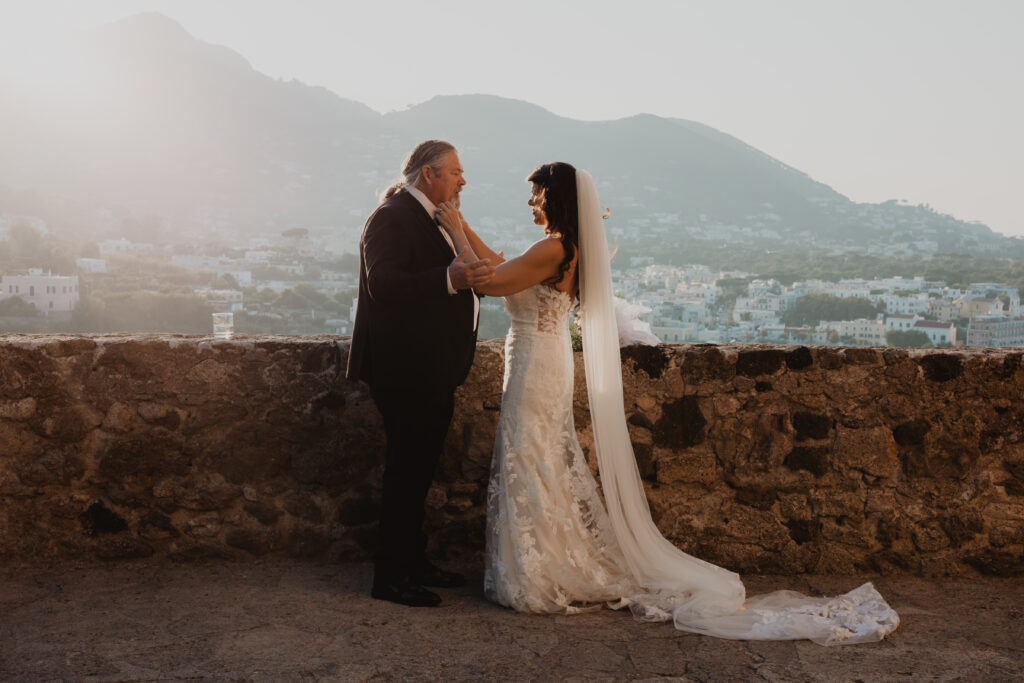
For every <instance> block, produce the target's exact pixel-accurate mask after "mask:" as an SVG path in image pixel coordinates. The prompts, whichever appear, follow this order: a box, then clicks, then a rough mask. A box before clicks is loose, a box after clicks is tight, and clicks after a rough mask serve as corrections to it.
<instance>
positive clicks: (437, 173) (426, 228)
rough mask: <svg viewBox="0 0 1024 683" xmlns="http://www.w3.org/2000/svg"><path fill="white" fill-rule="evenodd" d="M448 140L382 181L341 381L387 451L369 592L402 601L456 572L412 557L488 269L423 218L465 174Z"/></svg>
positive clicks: (430, 599)
mask: <svg viewBox="0 0 1024 683" xmlns="http://www.w3.org/2000/svg"><path fill="white" fill-rule="evenodd" d="M462 173H463V171H462V164H461V163H460V161H459V156H458V154H457V153H456V151H455V147H453V146H452V145H451V144H449V143H447V142H443V141H441V140H427V141H426V142H421V143H420V144H419V145H417V146H416V147H415V149H413V150H412V152H410V154H409V156H408V157H407V158H406V160H405V163H404V164H403V167H402V176H403V179H402V181H401V182H399V183H396V184H395V185H393V186H392V187H390V188H388V190H387V192H386V193H385V195H384V201H383V202H382V203H381V205H380V206H378V207H377V209H376V210H375V211H374V212H373V214H372V215H371V216H370V218H369V220H367V222H366V226H365V227H364V228H363V235H362V238H361V239H360V242H359V251H360V258H359V298H358V306H357V308H356V320H355V327H354V330H353V334H352V346H351V348H350V350H349V357H348V368H347V370H346V373H345V376H346V377H347V378H348V379H360V380H363V381H365V382H366V383H367V384H369V385H370V392H371V394H372V396H373V400H374V402H375V403H376V404H377V408H378V409H379V410H380V413H381V415H382V416H383V418H384V433H385V436H386V438H387V452H386V458H385V465H384V490H383V494H382V500H381V515H380V547H379V550H378V552H377V556H376V558H375V562H374V576H373V590H372V591H371V594H372V595H373V597H375V598H378V599H381V600H390V601H392V602H398V603H401V604H404V605H413V606H432V605H437V604H439V603H440V602H441V598H440V596H439V595H437V594H436V593H434V592H432V591H429V590H427V589H426V588H424V586H431V587H438V588H448V587H454V586H461V585H464V584H465V579H464V578H463V577H462V576H461V575H459V574H456V573H454V572H447V571H444V570H442V569H439V568H438V567H435V566H434V565H433V564H431V563H430V562H429V561H428V560H427V559H426V556H425V554H424V551H425V549H426V545H427V538H426V535H425V534H424V533H423V531H422V526H423V517H424V504H425V501H426V496H427V491H428V489H429V488H430V483H431V481H432V480H433V478H434V471H435V470H436V469H437V462H438V460H439V459H440V456H441V449H442V447H443V445H444V439H445V435H446V434H447V433H448V425H449V423H450V422H451V419H452V411H453V409H454V395H455V388H456V387H457V386H458V385H460V384H462V382H463V381H464V380H465V379H466V375H467V374H468V373H469V368H470V365H471V364H472V362H473V352H474V351H475V349H476V323H477V315H478V312H479V302H478V300H477V297H476V295H475V294H474V293H473V290H472V288H473V287H475V286H478V285H482V284H484V283H486V282H488V281H489V280H490V279H491V277H493V275H494V268H493V267H492V266H491V265H490V264H489V263H488V262H487V261H484V260H481V261H473V262H467V259H466V258H465V255H464V254H458V255H456V253H455V251H454V248H453V246H452V243H451V239H450V238H449V237H448V235H447V233H446V232H445V231H444V230H442V229H441V227H440V226H439V225H438V224H437V223H436V222H435V217H434V214H435V212H436V211H437V206H438V205H439V204H441V203H443V202H452V201H455V202H457V200H458V196H459V192H460V191H461V190H462V186H463V185H465V184H466V180H465V179H464V178H463V176H462Z"/></svg>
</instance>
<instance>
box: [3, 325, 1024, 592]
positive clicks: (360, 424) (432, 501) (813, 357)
mask: <svg viewBox="0 0 1024 683" xmlns="http://www.w3.org/2000/svg"><path fill="white" fill-rule="evenodd" d="M347 348H348V342H347V339H344V338H334V337H301V338H300V337H243V338H240V339H235V340H231V341H222V340H213V339H211V338H209V337H187V336H177V335H159V336H157V335H147V336H137V335H113V336H74V337H58V336H23V335H8V336H0V558H3V559H5V560H7V561H26V560H57V559H61V558H71V557H83V556H98V557H102V558H121V557H139V556H149V555H154V554H156V555H166V556H171V557H174V558H181V559H190V558H202V557H211V556H215V557H222V556H227V557H237V558H246V557H250V556H252V555H261V554H266V553H273V554H279V555H280V554H284V555H291V556H312V557H322V558H326V559H330V560H338V559H350V558H365V557H367V556H368V555H369V553H370V552H371V551H372V547H373V545H374V542H375V533H376V521H375V519H376V514H377V499H378V494H379V482H380V473H381V453H382V448H383V435H382V431H381V422H380V417H379V415H378V414H377V411H376V409H375V408H374V406H373V402H372V401H371V400H370V398H369V395H368V392H367V389H366V387H365V386H364V385H362V384H360V383H352V382H348V381H346V380H344V379H343V378H342V377H341V374H342V373H341V370H342V368H343V367H344V363H345V357H346V353H347ZM409 352H410V353H415V352H416V347H415V341H414V340H410V344H409ZM1022 355H1024V354H1022V353H1021V352H1020V351H1012V352H1011V351H959V352H958V351H930V352H909V353H908V352H906V351H901V350H893V349H862V348H847V349H842V348H806V347H754V346H707V345H700V346H685V345H684V346H679V345H676V346H662V347H658V348H651V347H634V348H631V349H626V350H624V354H623V376H624V384H625V389H626V396H625V407H626V413H627V417H628V421H629V425H630V430H631V432H632V436H633V440H634V448H635V451H636V455H637V461H638V465H639V467H640V471H641V473H642V475H643V477H644V479H645V481H646V485H647V488H648V496H649V500H650V503H651V509H652V512H653V515H654V519H655V521H656V522H657V523H658V525H659V527H660V528H661V530H662V532H663V533H664V534H665V535H666V536H667V537H668V538H670V539H671V540H672V541H673V542H675V543H676V544H677V545H678V546H680V547H681V548H683V549H685V550H686V551H687V552H691V553H694V554H696V555H699V556H700V557H703V558H705V559H707V560H710V561H712V562H715V563H717V564H721V565H724V566H726V567H729V568H730V569H734V570H737V571H742V572H782V573H794V572H805V571H806V572H818V573H850V572H862V571H879V572H884V573H913V574H921V575H926V576H937V575H961V574H962V575H971V574H973V573H976V572H983V573H986V574H996V575H1011V574H1019V573H1021V571H1022V567H1024V561H1022V555H1024V404H1022V401H1021V390H1022V387H1024V363H1022V362H1021V361H1022ZM576 360H577V391H576V403H575V415H576V424H577V429H578V430H579V433H580V441H581V443H582V444H583V447H584V450H585V451H586V452H587V453H588V456H590V451H591V450H592V449H591V446H592V439H591V437H590V431H589V413H588V409H587V400H586V389H585V386H584V383H583V379H582V375H583V369H582V357H581V356H580V354H577V359H576ZM424 362H429V359H424ZM502 370H503V350H502V345H501V343H500V342H494V341H492V342H482V343H481V344H480V345H479V346H478V348H477V360H476V363H475V365H474V368H473V371H472V374H471V376H470V378H469V380H468V382H467V383H466V384H465V385H464V386H463V387H462V389H460V391H459V393H458V395H457V402H456V418H455V420H454V422H453V424H452V429H451V432H450V434H449V439H448V442H447V445H446V451H445V453H444V456H443V459H442V462H441V466H440V471H439V473H438V480H437V483H436V485H435V486H434V487H433V489H432V490H431V492H430V495H429V498H428V506H429V508H428V524H429V526H430V528H431V530H432V542H433V543H434V544H435V545H436V546H437V551H438V553H439V554H442V555H444V554H452V553H463V554H466V553H468V554H470V555H474V554H478V553H479V552H480V550H481V548H482V544H483V530H484V518H485V510H484V506H483V502H484V495H485V491H486V485H487V474H488V467H489V460H490V451H491V441H492V439H493V436H494V428H495V425H496V423H497V417H498V410H499V407H500V401H501V373H502ZM590 457H591V460H593V458H592V456H590ZM591 464H592V465H593V462H592V463H591Z"/></svg>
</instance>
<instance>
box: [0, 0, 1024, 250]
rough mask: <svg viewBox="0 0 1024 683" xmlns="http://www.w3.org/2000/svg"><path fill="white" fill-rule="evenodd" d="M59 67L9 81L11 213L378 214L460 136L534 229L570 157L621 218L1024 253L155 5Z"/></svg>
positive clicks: (476, 202) (504, 205)
mask: <svg viewBox="0 0 1024 683" xmlns="http://www.w3.org/2000/svg"><path fill="white" fill-rule="evenodd" d="M55 70H56V71H58V72H59V73H60V74H61V77H59V78H54V79H53V80H52V81H50V82H41V81H32V82H28V83H26V82H25V81H20V82H19V81H17V80H12V81H10V82H7V83H0V86H2V87H0V108H2V110H3V111H4V112H5V118H6V120H7V122H8V125H4V126H0V158H3V159H4V163H3V164H0V187H5V188H7V190H8V191H7V192H5V193H0V201H4V200H5V198H6V203H7V204H8V205H11V201H13V200H12V199H11V198H12V197H16V196H17V195H16V194H14V193H12V192H11V190H12V189H14V190H22V189H28V190H34V191H37V192H40V193H44V194H46V195H48V196H57V197H61V198H65V199H66V200H67V201H72V202H80V203H85V204H88V205H90V206H96V207H118V208H117V211H119V212H121V213H122V214H124V213H132V214H159V215H162V216H165V217H166V220H165V223H164V224H165V226H167V233H168V234H166V235H164V237H165V238H168V237H169V236H173V235H175V234H176V235H188V234H192V235H197V234H203V233H204V231H205V232H209V231H210V230H217V231H222V232H223V233H224V236H225V237H227V238H230V237H232V236H236V235H248V236H251V235H254V234H260V233H271V232H273V233H276V232H280V230H281V229H283V228H285V227H288V226H294V225H305V226H341V227H349V228H351V227H352V226H359V225H360V224H361V223H362V221H363V220H364V219H365V217H366V215H367V214H368V212H369V211H370V210H372V208H373V206H374V205H375V203H376V199H375V198H376V195H377V193H378V192H379V191H380V190H381V189H383V188H384V187H385V186H386V185H387V184H389V182H390V181H391V180H393V179H394V178H395V177H396V176H397V171H398V166H399V165H400V163H401V160H402V158H403V157H404V155H405V154H406V153H407V152H408V150H409V149H410V148H411V147H412V146H413V145H414V144H415V143H416V142H417V141H419V140H422V139H426V138H444V139H449V140H451V141H453V142H454V143H456V145H457V146H458V147H459V150H460V155H461V157H462V160H463V165H464V166H465V168H466V169H467V178H468V180H469V183H470V185H469V187H468V188H467V191H466V193H465V195H464V201H465V202H466V211H467V214H470V215H473V216H477V217H481V218H485V219H486V221H485V222H487V223H488V224H490V225H502V224H509V225H513V224H522V223H525V224H527V225H528V220H527V218H528V214H527V212H526V208H525V201H526V198H527V194H528V188H527V187H526V184H525V181H524V179H525V177H526V176H527V174H528V173H529V171H530V170H531V169H532V168H533V167H534V166H535V165H536V164H537V163H540V162H544V161H550V160H556V159H560V160H565V161H570V162H572V163H574V164H576V165H577V166H580V167H584V168H587V169H588V170H590V171H591V172H592V173H593V175H594V177H595V178H596V179H597V180H598V183H599V187H600V190H601V193H602V200H603V201H604V202H605V203H606V204H607V205H609V206H611V207H613V209H614V216H615V219H616V221H617V222H618V224H619V225H620V226H624V227H626V228H627V229H628V230H629V231H631V232H635V233H636V234H646V233H647V232H651V231H653V233H652V234H655V235H657V234H664V233H665V231H666V230H668V231H673V230H674V231H675V233H677V234H680V235H681V234H686V235H689V236H690V237H693V238H705V239H708V240H720V239H724V240H736V241H742V240H755V241H756V240H763V241H765V243H766V244H785V243H787V242H789V243H806V242H808V241H812V242H813V241H821V242H822V243H823V244H826V245H842V244H847V245H854V246H857V245H859V246H862V247H863V246H865V245H868V244H873V245H875V246H877V245H879V244H890V243H892V244H897V243H899V244H903V243H908V242H915V241H917V242H922V243H930V244H931V243H933V244H934V245H935V248H936V249H939V250H958V249H959V250H964V251H998V252H1002V253H1006V250H1007V249H1008V248H1014V249H1019V248H1020V246H1019V241H1017V240H1009V239H1008V238H1004V237H1002V236H999V235H996V234H995V233H993V232H992V231H991V230H989V229H988V228H987V227H985V226H982V225H978V224H974V223H965V222H963V221H958V220H956V219H955V218H952V217H950V216H944V215H940V214H936V213H935V212H933V211H931V210H930V209H928V208H927V207H910V206H904V205H900V204H898V203H896V202H887V203H883V204H855V203H853V202H851V201H850V200H849V199H847V198H846V197H844V196H843V195H841V194H840V193H838V192H836V191H835V190H833V189H832V188H830V187H828V186H827V185H824V184H822V183H820V182H817V181H815V180H813V179H812V178H810V177H808V176H807V175H806V174H804V173H802V172H800V171H798V170H797V169H794V168H792V167H789V166H787V165H785V164H784V163H782V162H780V161H778V160H776V159H773V158H772V157H770V156H768V155H766V154H764V153H762V152H760V151H758V150H756V149H754V148H753V147H751V146H749V145H747V144H745V143H743V142H742V141H740V140H738V139H736V138H734V137H732V136H729V135H727V134H725V133H722V132H720V131H717V130H715V129H713V128H711V127H709V126H706V125H704V124H701V123H696V122H693V121H686V120H680V119H667V118H662V117H658V116H653V115H650V114H640V115H637V116H632V117H629V118H625V119H620V120H616V121H601V122H589V121H576V120H573V119H568V118H564V117H560V116H557V115H555V114H553V113H551V112H549V111H547V110H545V109H543V108H541V107H538V106H536V105H533V104H529V103H526V102H521V101H516V100H510V99H504V98H500V97H495V96H491V95H462V96H446V97H435V98H433V99H431V100H429V101H427V102H424V103H422V104H419V105H417V106H414V107H411V108H409V109H408V110H405V111H400V112H393V113H389V114H379V113H377V112H374V111H373V110H371V109H370V108H369V107H366V106H365V105H363V104H360V103H358V102H355V101H353V100H349V99H345V98H342V97H339V96H338V95H336V94H334V93H332V92H330V91H328V90H326V89H324V88H318V87H311V86H308V85H305V84H303V83H300V82H298V81H294V80H293V81H282V80H275V79H273V78H270V77H268V76H266V75H264V74H261V73H259V72H257V71H255V70H254V69H253V68H252V67H251V65H250V64H249V63H248V62H247V61H246V60H245V58H244V57H242V56H241V55H239V54H237V53H235V52H233V51H231V50H229V49H227V48H225V47H221V46H217V45H211V44H208V43H205V42H202V41H199V40H196V39H194V38H193V37H192V36H190V35H189V34H188V33H187V32H186V31H185V29H183V28H182V27H181V26H180V25H178V24H177V23H176V22H174V21H173V20H171V19H168V18H167V17H164V16H162V15H159V14H154V13H147V14H140V15H136V16H132V17H129V18H127V19H124V20H122V21H118V22H115V23H113V24H109V25H106V26H102V27H99V28H96V29H93V30H90V31H84V32H81V33H80V34H78V35H77V36H76V39H75V40H74V41H73V44H72V45H70V46H69V53H68V55H67V56H66V57H64V58H63V59H58V58H57V56H56V55H55ZM17 208H18V207H16V206H13V209H17ZM5 210H11V209H10V208H9V207H8V208H5V207H4V206H0V213H3V212H4V211H5ZM655 228H657V229H655ZM659 230H660V231H661V233H659Z"/></svg>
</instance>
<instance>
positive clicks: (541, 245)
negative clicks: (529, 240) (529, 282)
mask: <svg viewBox="0 0 1024 683" xmlns="http://www.w3.org/2000/svg"><path fill="white" fill-rule="evenodd" d="M526 253H527V254H529V255H530V256H532V257H534V258H537V259H540V260H544V261H556V262H560V261H561V260H562V259H563V258H564V257H565V247H563V246H562V242H561V241H560V240H559V239H558V238H556V237H542V238H541V239H539V240H537V241H536V242H534V243H533V244H531V245H530V248H529V249H527V250H526Z"/></svg>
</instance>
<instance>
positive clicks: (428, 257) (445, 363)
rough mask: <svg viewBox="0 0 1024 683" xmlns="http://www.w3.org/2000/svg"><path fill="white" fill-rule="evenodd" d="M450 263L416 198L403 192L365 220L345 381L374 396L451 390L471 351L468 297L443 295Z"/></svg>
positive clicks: (448, 251) (470, 360)
mask: <svg viewBox="0 0 1024 683" xmlns="http://www.w3.org/2000/svg"><path fill="white" fill-rule="evenodd" d="M454 258H455V254H454V253H453V252H452V248H451V247H450V246H449V245H448V242H447V241H446V240H445V239H444V237H443V236H442V235H441V232H440V229H439V228H438V226H437V224H436V223H435V222H434V219H433V217H432V216H429V215H428V214H427V212H426V210H425V209H424V208H423V205H422V204H420V203H419V202H418V201H417V200H416V198H415V197H413V196H412V195H411V194H409V193H408V192H406V191H405V190H400V191H399V192H397V193H396V194H395V195H393V196H392V197H391V198H390V199H388V200H386V201H385V202H384V203H383V204H381V205H380V206H379V207H377V209H376V210H375V211H374V212H373V214H372V215H371V216H370V218H369V220H367V221H366V226H365V227H364V228H363V235H362V238H361V239H360V240H359V300H358V305H357V307H356V320H355V326H354V328H353V331H352V346H351V347H350V349H349V355H348V368H347V369H346V372H345V376H346V377H347V378H348V379H361V380H363V381H365V382H367V383H368V384H369V385H370V387H371V388H372V389H373V390H374V391H379V392H384V393H395V392H402V393H406V394H411V395H415V394H427V393H434V392H437V391H449V390H454V389H455V387H457V386H458V385H459V384H461V383H462V382H463V381H464V380H465V379H466V375H467V374H469V368H470V366H471V365H472V363H473V352H474V351H475V350H476V331H475V330H474V329H473V323H474V320H473V315H474V313H473V297H474V296H475V295H474V294H473V292H472V291H470V290H460V291H459V292H457V293H456V294H449V293H448V284H447V277H446V275H447V270H448V265H449V264H450V263H451V262H452V260H453V259H454Z"/></svg>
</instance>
